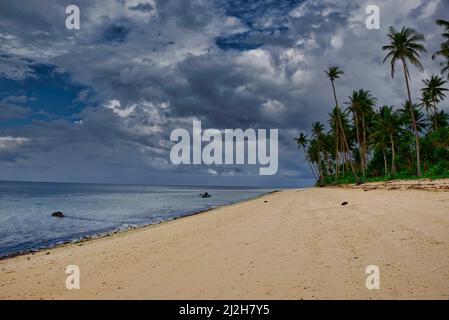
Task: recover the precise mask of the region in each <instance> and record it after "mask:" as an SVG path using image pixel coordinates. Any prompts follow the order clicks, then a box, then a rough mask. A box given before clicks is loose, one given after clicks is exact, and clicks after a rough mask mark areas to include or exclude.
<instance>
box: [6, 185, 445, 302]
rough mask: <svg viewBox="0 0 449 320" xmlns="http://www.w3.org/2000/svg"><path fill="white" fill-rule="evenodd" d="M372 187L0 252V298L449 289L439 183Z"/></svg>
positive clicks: (404, 293)
mask: <svg viewBox="0 0 449 320" xmlns="http://www.w3.org/2000/svg"><path fill="white" fill-rule="evenodd" d="M445 183H447V184H449V183H448V182H447V181H446V182H444V181H443V182H441V183H440V184H443V185H444V184H445ZM376 186H377V187H376V188H366V185H365V188H362V187H354V188H306V189H297V190H295V189H291V190H284V191H280V192H277V193H273V194H269V195H266V196H263V197H261V198H258V199H255V200H250V201H246V202H243V203H238V204H233V205H230V206H225V207H221V208H217V209H214V210H211V211H208V212H205V213H201V214H198V215H194V216H189V217H186V218H182V219H178V220H174V221H170V222H166V223H162V224H159V225H155V226H151V227H145V228H142V229H138V230H133V231H128V232H124V233H120V234H117V235H114V236H111V237H106V238H101V239H97V240H93V241H88V242H84V243H79V244H71V245H67V246H63V247H59V248H54V249H49V250H45V251H42V252H39V253H35V254H33V255H32V254H29V255H24V256H19V257H15V258H11V259H6V260H2V261H0V298H1V299H408V298H410V299H449V267H448V266H449V192H448V191H447V190H444V188H439V189H438V188H437V189H438V190H439V191H438V192H430V191H426V190H414V189H413V188H407V187H404V188H393V190H391V189H389V190H388V188H386V186H385V185H384V186H382V184H377V185H376ZM435 190H436V189H435ZM342 202H348V204H347V205H345V206H342V205H341V204H342ZM67 265H77V266H79V268H80V273H81V274H80V284H81V288H80V289H79V290H68V289H67V288H66V286H65V281H66V277H67V274H66V273H65V270H66V267H67ZM369 265H377V266H378V267H379V269H380V289H379V290H368V289H367V288H366V286H365V280H366V277H367V276H368V275H367V274H365V269H366V267H367V266H369Z"/></svg>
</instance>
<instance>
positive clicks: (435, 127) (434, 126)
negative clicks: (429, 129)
mask: <svg viewBox="0 0 449 320" xmlns="http://www.w3.org/2000/svg"><path fill="white" fill-rule="evenodd" d="M437 111H438V110H437V101H436V99H435V97H433V130H434V131H437V129H438V128H437Z"/></svg>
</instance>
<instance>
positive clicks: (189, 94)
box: [0, 0, 449, 185]
mask: <svg viewBox="0 0 449 320" xmlns="http://www.w3.org/2000/svg"><path fill="white" fill-rule="evenodd" d="M26 2H27V5H24V4H23V3H22V2H20V3H19V2H2V3H1V4H0V15H1V19H0V40H1V42H2V45H1V47H0V82H1V84H2V89H0V90H1V91H2V92H0V97H2V99H3V102H1V104H0V108H1V113H0V117H2V120H3V127H2V128H1V131H0V161H5V162H8V164H9V165H8V166H7V169H6V170H2V172H1V174H0V178H4V179H5V178H8V179H11V178H20V179H24V178H26V177H28V178H30V179H41V180H55V179H59V180H64V179H66V180H89V181H108V182H147V183H162V182H168V183H182V181H184V180H185V179H187V180H189V179H190V180H192V179H193V180H194V181H196V182H198V183H210V184H221V183H222V184H232V183H233V182H234V183H235V184H265V185H269V184H280V185H298V184H302V183H303V182H304V181H307V182H310V178H311V174H310V172H309V171H308V168H307V165H306V164H305V163H304V161H303V156H302V153H300V152H299V150H298V149H297V147H296V146H295V144H294V142H293V138H294V137H295V135H296V134H298V132H299V130H304V131H308V130H309V127H310V124H311V122H312V121H326V118H327V113H328V112H329V111H330V109H331V106H332V96H331V93H330V91H329V90H330V87H329V86H330V83H329V81H328V79H326V77H325V75H324V73H323V71H324V70H325V69H326V68H327V67H328V66H330V65H334V64H337V65H339V66H340V67H341V68H342V69H343V70H344V71H345V75H344V76H343V77H342V78H341V79H340V80H339V81H338V82H337V93H338V98H339V100H340V101H342V102H344V101H345V100H346V97H347V96H348V95H349V94H350V93H351V91H352V90H354V89H359V88H361V87H363V88H365V89H368V90H371V91H372V92H373V94H374V95H375V96H376V97H377V98H378V101H379V104H395V105H399V104H401V103H402V102H403V100H404V87H403V83H402V82H401V81H400V77H399V79H396V80H392V79H391V77H390V76H389V70H388V66H387V65H382V63H381V61H382V58H383V52H382V50H381V47H382V45H383V44H385V42H386V41H387V38H386V32H387V28H388V26H390V25H395V26H397V27H401V26H402V25H409V26H412V27H415V28H417V29H418V30H419V31H420V32H422V33H424V34H426V36H427V46H428V47H429V52H430V53H429V54H428V55H425V56H423V63H424V65H425V69H426V71H425V73H424V74H422V73H420V72H419V71H418V70H415V69H413V70H412V76H413V81H412V85H413V90H414V95H417V92H418V89H419V86H420V85H421V79H422V78H424V77H427V76H429V75H431V74H432V73H437V72H438V71H439V66H438V63H437V62H435V61H432V60H431V59H430V54H431V52H432V51H434V50H437V48H438V46H439V42H440V40H441V39H440V37H439V34H440V30H439V28H438V27H437V26H436V25H435V23H434V20H435V19H436V18H445V17H444V16H442V13H445V12H449V11H448V10H449V4H448V2H447V1H442V0H432V1H424V0H422V1H421V0H413V1H410V0H398V1H390V0H382V1H378V5H379V7H380V9H381V30H367V29H366V28H365V26H364V19H365V17H366V16H365V13H364V8H365V7H366V5H368V4H372V3H369V2H366V3H365V2H364V1H355V0H352V1H347V0H345V1H343V0H323V1H315V0H303V1H287V0H284V1H255V0H252V1H242V0H240V1H237V0H235V1H222V0H215V1H208V0H196V1H191V0H160V1H135V0H129V1H125V0H120V1H106V0H101V1H95V2H93V1H87V0H86V1H85V0H79V1H75V3H76V4H77V5H79V6H80V9H81V16H82V19H81V29H80V30H77V31H69V30H66V29H65V27H64V26H65V7H64V5H65V4H63V3H62V2H60V1H46V2H41V1H37V0H27V1H26ZM446 18H447V17H446ZM42 65H44V66H47V67H46V68H42V67H39V66H42ZM47 69H48V70H50V71H45V70H47ZM27 79H28V82H27ZM30 79H34V80H33V81H37V82H39V81H40V82H42V83H45V84H46V85H45V86H44V85H43V86H42V87H36V86H35V85H34V87H33V86H31V85H30V82H29V80H30ZM51 79H53V81H52V80H51ZM21 81H22V82H23V86H22V88H20V89H14V90H13V88H16V87H14V86H12V85H11V83H13V82H14V83H16V84H17V83H20V82H21ZM55 82H56V83H59V84H60V85H59V86H58V85H56V84H55ZM32 96H38V97H39V101H41V103H44V102H46V103H49V104H51V106H47V107H46V106H42V105H39V108H37V107H36V106H35V104H33V102H32V101H30V100H29V99H28V100H27V99H25V98H24V97H32ZM61 96H64V97H65V98H64V99H59V100H58V99H55V97H61ZM7 97H9V98H7ZM68 100H70V101H68ZM443 107H445V108H447V106H443ZM41 110H44V111H43V112H45V116H44V115H43V114H42V111H41ZM62 111H64V112H62ZM38 114H40V115H41V116H40V117H38ZM13 119H22V120H23V121H21V122H12V120H13ZM25 119H28V120H29V121H25ZM30 119H31V120H30ZM193 119H200V120H202V121H203V127H204V128H218V129H224V128H242V129H246V128H256V129H257V128H267V129H269V128H278V129H280V137H279V138H280V146H279V154H280V155H279V156H280V166H279V173H278V175H277V176H275V177H259V176H258V175H257V168H254V167H251V166H229V167H224V166H214V167H205V166H185V167H175V166H173V165H172V164H171V163H170V161H169V156H168V155H169V150H170V147H171V145H172V144H171V143H170V141H169V136H170V132H171V131H172V130H173V129H175V128H187V129H189V128H191V125H192V120H193ZM1 139H3V140H1ZM302 179H309V180H302Z"/></svg>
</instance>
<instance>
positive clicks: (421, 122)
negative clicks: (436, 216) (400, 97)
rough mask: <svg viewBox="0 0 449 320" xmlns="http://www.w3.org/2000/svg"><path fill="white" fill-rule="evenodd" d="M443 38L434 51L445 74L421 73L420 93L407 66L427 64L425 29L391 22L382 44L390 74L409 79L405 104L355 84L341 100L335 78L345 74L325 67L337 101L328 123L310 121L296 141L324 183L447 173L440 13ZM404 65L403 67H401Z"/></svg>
mask: <svg viewBox="0 0 449 320" xmlns="http://www.w3.org/2000/svg"><path fill="white" fill-rule="evenodd" d="M436 23H437V24H438V25H439V26H441V28H442V39H443V42H442V43H441V46H440V48H439V50H438V51H436V52H435V53H434V54H433V55H432V59H434V60H436V59H438V60H439V61H440V66H441V68H442V69H441V76H440V75H432V76H431V77H430V78H429V79H423V80H422V89H421V90H420V92H419V99H418V100H416V101H414V100H413V98H412V92H411V88H410V81H411V80H412V79H411V75H410V68H411V67H415V68H418V69H419V70H420V71H423V66H422V63H421V54H422V53H424V52H426V51H427V49H426V47H425V37H424V35H422V34H420V33H418V32H417V31H416V30H415V29H413V28H407V27H403V28H402V29H401V30H396V29H395V28H394V27H390V28H389V32H388V41H389V42H388V43H387V44H386V45H384V46H383V47H382V50H383V51H384V52H385V58H384V60H383V62H384V63H389V65H390V66H389V67H390V72H391V77H392V78H394V77H395V75H396V73H397V72H400V73H401V74H402V75H403V78H404V79H405V81H404V82H405V84H404V85H405V89H406V94H407V95H406V97H405V99H404V103H403V105H402V106H390V105H383V106H376V102H377V99H376V98H375V97H374V96H373V94H372V93H371V92H370V91H368V90H364V89H360V90H355V91H353V92H352V93H351V95H350V96H349V97H347V99H346V101H344V104H343V105H340V104H339V101H338V99H337V93H336V82H337V80H338V79H340V77H342V76H343V75H344V72H343V71H342V70H341V69H340V68H339V67H337V66H331V67H329V69H328V70H326V71H325V73H326V75H327V77H328V78H329V80H330V83H331V89H332V96H333V100H334V103H335V107H334V108H333V109H332V110H331V112H330V113H329V120H328V125H329V126H328V128H329V129H328V130H326V129H325V125H324V124H323V123H320V122H315V123H313V124H312V128H311V137H310V138H309V137H308V136H307V135H306V134H305V133H300V134H299V136H298V137H297V138H295V141H296V143H297V145H298V147H299V148H300V149H302V151H303V152H304V156H305V158H306V160H307V162H308V165H309V168H310V170H311V172H312V173H313V175H314V177H315V179H316V181H317V183H318V184H320V185H324V184H333V183H350V182H355V183H362V182H364V181H375V180H384V179H394V178H412V177H430V178H440V177H448V178H449V114H448V113H447V112H445V111H444V110H440V108H439V107H440V104H441V102H442V101H443V100H444V99H445V98H446V92H447V91H449V89H447V88H446V87H445V85H446V84H447V82H448V81H447V80H446V79H445V75H446V74H447V79H448V80H449V21H446V20H437V21H436ZM397 67H399V69H396V68H397Z"/></svg>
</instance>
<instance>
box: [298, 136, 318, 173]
mask: <svg viewBox="0 0 449 320" xmlns="http://www.w3.org/2000/svg"><path fill="white" fill-rule="evenodd" d="M295 141H296V143H297V145H298V148H302V151H303V152H304V156H305V158H306V160H307V163H308V164H309V167H310V171H312V174H313V177H314V178H315V180H318V178H317V176H316V173H315V170H313V167H312V164H311V163H310V160H309V157H308V156H307V152H306V146H307V143H308V142H309V139H308V138H307V136H306V135H305V134H304V133H302V132H301V133H300V134H299V136H298V137H297V138H295Z"/></svg>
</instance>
